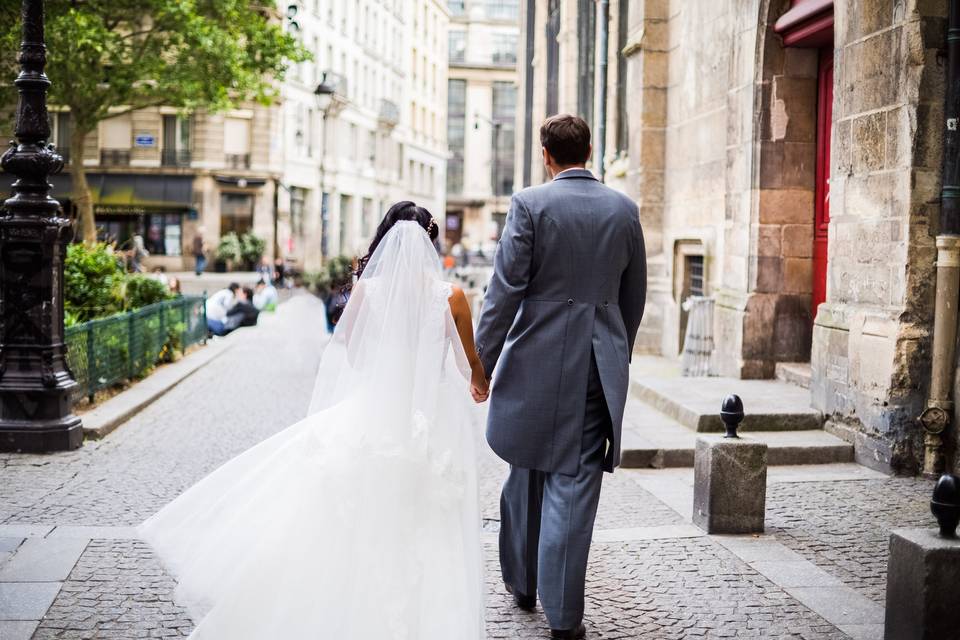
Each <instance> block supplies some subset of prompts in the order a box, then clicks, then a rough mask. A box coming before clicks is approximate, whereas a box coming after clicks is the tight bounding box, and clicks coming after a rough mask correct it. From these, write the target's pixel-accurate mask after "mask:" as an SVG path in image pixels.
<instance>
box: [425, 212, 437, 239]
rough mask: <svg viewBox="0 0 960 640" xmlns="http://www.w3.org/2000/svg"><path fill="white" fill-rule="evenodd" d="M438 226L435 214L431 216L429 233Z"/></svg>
mask: <svg viewBox="0 0 960 640" xmlns="http://www.w3.org/2000/svg"><path fill="white" fill-rule="evenodd" d="M436 228H437V221H436V219H435V218H434V217H433V216H430V226H429V227H427V235H430V234H431V233H433V230H434V229H436Z"/></svg>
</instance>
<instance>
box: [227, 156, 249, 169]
mask: <svg viewBox="0 0 960 640" xmlns="http://www.w3.org/2000/svg"><path fill="white" fill-rule="evenodd" d="M226 163H227V168H228V169H249V168H250V154H249V153H228V154H227V155H226Z"/></svg>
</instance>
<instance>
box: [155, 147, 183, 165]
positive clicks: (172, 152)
mask: <svg viewBox="0 0 960 640" xmlns="http://www.w3.org/2000/svg"><path fill="white" fill-rule="evenodd" d="M190 160H191V154H190V150H189V149H164V150H162V151H161V152H160V164H161V165H162V166H164V167H189V166H190Z"/></svg>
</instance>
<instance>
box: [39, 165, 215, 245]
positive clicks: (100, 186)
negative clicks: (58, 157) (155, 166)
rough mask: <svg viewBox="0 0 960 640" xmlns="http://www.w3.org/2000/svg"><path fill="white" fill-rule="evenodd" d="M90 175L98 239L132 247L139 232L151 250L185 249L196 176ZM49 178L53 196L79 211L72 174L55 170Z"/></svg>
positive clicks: (192, 214)
mask: <svg viewBox="0 0 960 640" xmlns="http://www.w3.org/2000/svg"><path fill="white" fill-rule="evenodd" d="M87 181H88V183H89V185H90V193H91V196H92V198H93V216H94V220H95V221H96V226H97V239H98V240H100V241H102V242H109V243H111V244H115V245H116V246H117V247H118V248H121V249H128V248H130V246H131V240H132V238H133V236H134V235H138V234H139V235H140V236H142V237H143V240H144V244H145V246H146V248H147V251H149V252H150V254H151V255H153V256H170V257H179V256H182V255H183V253H184V243H183V240H184V233H183V227H184V223H185V221H187V220H195V219H196V218H197V212H196V209H194V206H193V181H194V178H193V176H167V175H152V174H116V173H109V174H97V173H92V174H89V175H88V176H87ZM51 182H52V184H53V191H52V195H53V197H55V198H56V199H57V200H59V201H60V203H61V204H62V205H63V208H64V211H65V212H67V214H68V215H70V216H71V217H75V216H76V212H75V211H74V207H73V204H72V200H71V188H72V185H71V179H70V175H69V174H62V175H56V176H52V180H51Z"/></svg>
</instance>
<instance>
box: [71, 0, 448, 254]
mask: <svg viewBox="0 0 960 640" xmlns="http://www.w3.org/2000/svg"><path fill="white" fill-rule="evenodd" d="M279 14H280V19H282V20H284V22H285V27H286V29H287V30H288V31H289V32H290V33H292V34H294V35H295V36H296V37H297V38H299V39H300V40H301V42H302V43H303V44H304V46H306V47H307V48H308V49H309V50H310V51H311V52H312V53H313V60H311V61H308V62H303V63H300V64H296V65H294V66H293V67H292V68H291V69H290V70H289V71H288V74H287V76H286V78H285V80H284V83H283V85H282V87H281V98H280V100H279V101H278V102H277V103H275V104H273V105H271V106H263V105H259V104H251V105H249V106H245V107H244V108H240V109H235V110H231V111H228V112H224V113H215V114H210V113H202V112H198V113H192V114H183V113H179V112H177V111H176V110H175V109H172V108H165V107H160V108H155V109H145V110H140V111H136V112H132V113H127V114H123V115H118V116H117V117H114V118H110V119H108V120H105V121H104V122H102V123H101V125H100V127H99V128H98V130H97V131H96V132H95V133H94V134H91V135H90V136H89V138H88V139H87V144H86V147H85V151H84V154H83V158H82V159H76V158H67V160H68V165H67V170H66V171H65V172H64V173H63V174H61V175H59V176H54V177H53V183H54V195H55V196H56V197H57V198H58V199H60V200H61V201H62V202H63V203H64V204H65V207H66V208H67V210H69V209H70V206H71V205H70V191H71V180H70V172H69V168H70V166H71V163H75V162H83V163H84V165H85V166H86V168H87V171H88V180H89V182H90V186H91V190H92V192H93V199H94V216H95V219H96V221H97V227H98V232H99V234H100V236H101V238H103V239H106V240H110V241H115V242H117V243H118V244H120V245H124V244H126V243H128V242H129V240H130V238H131V237H132V236H133V235H134V234H137V233H139V234H141V235H142V236H143V237H144V239H145V241H146V244H147V248H148V250H150V252H151V256H150V258H149V259H148V260H147V264H148V265H149V266H157V265H159V266H164V267H166V268H167V269H170V270H178V269H187V268H190V267H191V266H192V264H193V260H192V258H191V257H190V256H189V253H190V247H191V246H192V242H193V238H194V236H195V235H196V233H197V232H198V231H199V230H201V229H202V230H203V234H204V238H205V239H206V241H207V243H208V244H209V245H211V246H213V247H215V246H216V244H217V242H218V240H219V238H220V237H221V236H222V235H224V234H227V233H229V232H236V233H238V234H242V233H246V232H252V233H254V234H256V235H257V236H259V237H261V238H263V239H264V240H266V243H267V253H268V254H269V255H270V256H271V257H274V256H275V255H277V254H279V255H281V256H283V257H284V258H287V259H289V260H291V261H292V262H294V263H295V264H296V265H297V266H298V267H300V268H301V269H306V270H314V269H317V268H319V267H320V265H321V264H322V261H323V260H324V259H325V258H326V257H329V256H333V255H339V254H346V255H357V254H360V253H362V252H363V251H365V248H366V245H367V244H368V243H369V239H370V237H371V236H372V235H373V232H374V230H375V229H376V225H377V223H378V222H379V220H380V217H381V216H382V214H383V212H384V211H385V210H386V208H387V207H389V205H390V204H391V203H393V202H395V201H397V200H413V201H415V202H417V203H418V204H421V205H423V206H426V207H427V208H429V209H430V210H431V211H432V212H434V215H435V216H436V217H437V219H438V222H439V223H441V224H443V212H444V200H445V198H444V191H445V189H444V185H445V175H446V119H445V110H446V109H445V107H446V90H447V74H446V68H447V67H446V57H447V27H448V23H449V12H448V11H447V8H446V6H445V4H443V3H442V2H440V1H439V0H359V1H357V2H343V1H342V0H290V1H289V2H281V3H280V4H279ZM53 121H54V123H53V124H54V127H53V129H54V134H53V135H54V140H55V141H57V142H58V147H59V148H60V149H61V150H66V149H67V148H68V145H67V141H68V139H69V128H70V118H69V114H68V113H66V112H54V114H53Z"/></svg>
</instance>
